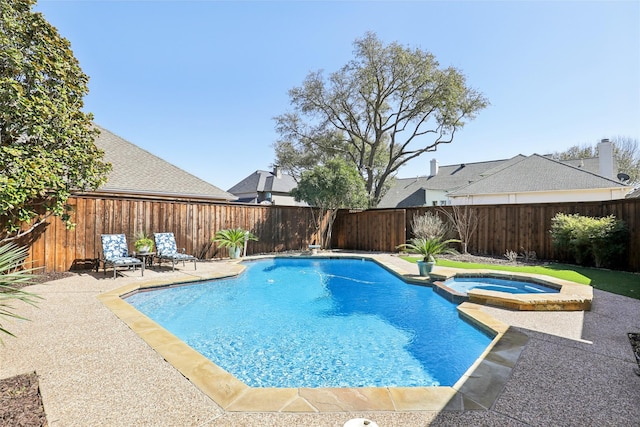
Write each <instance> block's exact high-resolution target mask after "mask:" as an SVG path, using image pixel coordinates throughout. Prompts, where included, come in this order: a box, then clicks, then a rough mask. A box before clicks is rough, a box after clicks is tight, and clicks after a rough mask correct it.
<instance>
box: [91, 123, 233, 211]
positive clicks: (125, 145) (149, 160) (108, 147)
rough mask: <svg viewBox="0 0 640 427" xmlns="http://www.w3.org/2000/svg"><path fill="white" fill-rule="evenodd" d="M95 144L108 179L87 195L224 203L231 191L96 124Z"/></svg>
mask: <svg viewBox="0 0 640 427" xmlns="http://www.w3.org/2000/svg"><path fill="white" fill-rule="evenodd" d="M96 127H97V128H98V129H100V135H99V136H98V137H97V138H96V141H95V144H96V146H97V147H98V148H100V149H102V150H103V151H104V153H105V154H104V160H105V161H106V162H109V163H111V165H112V170H111V172H110V173H109V178H108V181H107V182H106V183H105V184H104V185H102V186H101V187H100V188H98V189H97V190H96V191H94V192H91V194H102V195H117V196H123V195H125V196H136V197H149V198H160V199H171V200H208V201H221V202H227V201H231V200H235V198H236V197H235V196H233V194H230V193H227V192H226V191H224V190H222V189H220V188H218V187H216V186H215V185H212V184H209V183H208V182H206V181H204V180H202V179H200V178H198V177H196V176H194V175H191V174H190V173H189V172H186V171H185V170H183V169H180V168H179V167H177V166H175V165H173V164H171V163H169V162H167V161H165V160H162V159H161V158H159V157H157V156H155V155H153V154H151V153H149V152H148V151H146V150H143V149H142V148H140V147H138V146H137V145H135V144H132V143H131V142H129V141H127V140H125V139H123V138H121V137H119V136H117V135H115V134H114V133H112V132H110V131H108V130H106V129H104V128H102V127H100V126H96Z"/></svg>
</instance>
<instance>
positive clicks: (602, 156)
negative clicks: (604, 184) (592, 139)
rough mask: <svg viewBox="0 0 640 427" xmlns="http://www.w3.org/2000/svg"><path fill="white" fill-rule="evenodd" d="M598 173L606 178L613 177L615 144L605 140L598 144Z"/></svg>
mask: <svg viewBox="0 0 640 427" xmlns="http://www.w3.org/2000/svg"><path fill="white" fill-rule="evenodd" d="M598 173H599V174H600V175H602V176H604V177H606V178H610V179H614V177H613V143H611V141H609V140H608V139H603V140H602V141H600V142H599V143H598Z"/></svg>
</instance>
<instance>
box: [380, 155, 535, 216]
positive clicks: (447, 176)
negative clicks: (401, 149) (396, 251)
mask: <svg viewBox="0 0 640 427" xmlns="http://www.w3.org/2000/svg"><path fill="white" fill-rule="evenodd" d="M524 157H525V156H522V155H518V156H515V157H513V158H512V159H502V160H492V161H488V162H476V163H466V164H465V163H461V164H455V165H446V166H439V167H438V173H437V174H436V175H434V176H422V177H415V178H396V179H395V184H394V185H393V186H392V187H391V188H390V189H389V191H387V193H386V194H385V195H384V197H383V198H382V200H381V201H380V203H379V204H378V207H379V208H395V207H398V208H402V207H410V206H422V205H424V203H425V191H426V190H435V191H444V192H446V191H450V190H455V189H457V188H460V187H463V186H465V185H467V184H469V183H470V182H473V181H477V180H478V179H480V178H481V177H482V176H483V175H486V174H490V173H493V172H495V171H498V170H500V168H503V167H506V166H508V165H510V164H512V163H513V162H517V161H518V160H520V159H523V158H524Z"/></svg>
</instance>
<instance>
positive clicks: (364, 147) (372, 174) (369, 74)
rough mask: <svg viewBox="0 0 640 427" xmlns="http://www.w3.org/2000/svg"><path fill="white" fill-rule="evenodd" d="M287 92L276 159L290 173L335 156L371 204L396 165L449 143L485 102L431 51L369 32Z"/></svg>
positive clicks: (376, 201)
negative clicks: (342, 60)
mask: <svg viewBox="0 0 640 427" xmlns="http://www.w3.org/2000/svg"><path fill="white" fill-rule="evenodd" d="M289 97H290V102H291V105H292V106H293V110H294V111H293V112H291V113H286V114H283V115H280V116H277V117H276V118H275V120H276V130H277V131H278V133H279V134H280V135H281V138H280V140H279V141H278V142H277V143H276V157H277V163H278V164H279V165H281V166H282V167H283V168H285V169H286V170H287V171H288V172H290V173H291V172H295V171H292V167H293V166H297V167H301V165H304V166H306V165H308V164H309V163H311V161H312V159H314V158H316V159H322V158H325V157H332V156H333V157H335V156H336V155H337V156H339V157H341V158H343V159H345V160H347V161H348V162H350V163H351V164H353V165H354V166H355V168H356V169H357V171H358V172H359V173H360V175H361V176H362V177H363V179H364V181H365V188H366V190H367V193H368V199H369V206H376V205H377V204H378V202H379V200H380V199H381V198H382V196H383V195H384V192H385V191H386V189H387V188H388V185H389V183H388V181H389V180H390V179H391V178H392V177H393V176H395V174H396V173H397V171H398V169H399V168H400V167H401V166H403V165H404V164H406V163H407V162H408V161H410V160H412V159H414V158H416V157H418V156H420V155H422V154H424V153H426V152H429V151H435V150H436V147H437V146H438V145H439V144H443V143H450V142H452V141H453V137H454V135H455V133H456V132H457V131H458V130H459V129H461V128H462V127H463V126H464V124H465V122H466V121H468V120H471V119H473V118H475V116H476V114H477V113H478V112H479V111H480V110H481V109H483V108H485V107H486V106H487V105H488V101H487V100H486V99H485V98H484V96H483V95H482V94H481V93H479V92H477V91H475V90H474V89H471V88H469V87H468V86H467V85H466V81H465V77H464V75H463V74H462V73H461V72H460V71H458V70H456V69H455V68H451V67H449V68H440V67H439V64H438V62H437V61H436V59H435V57H434V56H433V55H432V54H431V53H429V52H426V51H423V50H420V49H410V48H408V47H404V46H401V45H399V44H398V43H391V44H388V45H384V44H383V43H382V42H381V41H380V40H378V38H377V36H376V35H375V34H373V33H367V34H366V35H365V36H364V37H363V38H362V39H358V40H356V41H355V42H354V59H352V60H351V61H350V62H349V63H347V64H346V65H345V66H343V67H342V68H341V69H340V70H339V71H337V72H334V73H332V74H330V75H329V76H328V77H327V78H325V76H324V75H323V73H322V71H317V72H312V73H310V74H309V75H308V76H307V77H306V79H305V80H304V82H303V84H302V86H300V87H295V88H293V89H291V90H290V91H289ZM287 156H289V157H287ZM296 158H297V159H296ZM300 159H306V162H297V160H300ZM315 164H317V163H315ZM293 175H294V176H295V173H293Z"/></svg>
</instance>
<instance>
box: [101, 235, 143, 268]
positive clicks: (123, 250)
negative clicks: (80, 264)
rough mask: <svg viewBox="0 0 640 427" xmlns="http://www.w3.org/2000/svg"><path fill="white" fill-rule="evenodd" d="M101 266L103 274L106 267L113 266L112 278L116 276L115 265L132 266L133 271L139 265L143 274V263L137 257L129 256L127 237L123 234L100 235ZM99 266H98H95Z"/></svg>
mask: <svg viewBox="0 0 640 427" xmlns="http://www.w3.org/2000/svg"><path fill="white" fill-rule="evenodd" d="M101 237H102V266H103V270H104V274H105V275H106V274H107V267H108V266H111V267H113V278H114V279H115V278H116V269H117V268H116V267H133V271H135V270H136V267H137V266H140V270H141V272H142V275H143V276H144V263H143V262H142V261H141V260H139V259H138V258H134V257H130V256H129V249H128V248H127V237H126V236H125V235H124V234H103V235H102V236H101ZM97 268H99V267H97Z"/></svg>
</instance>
